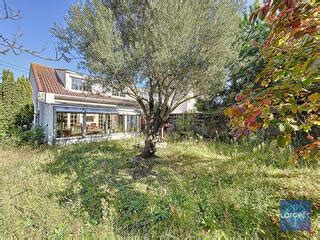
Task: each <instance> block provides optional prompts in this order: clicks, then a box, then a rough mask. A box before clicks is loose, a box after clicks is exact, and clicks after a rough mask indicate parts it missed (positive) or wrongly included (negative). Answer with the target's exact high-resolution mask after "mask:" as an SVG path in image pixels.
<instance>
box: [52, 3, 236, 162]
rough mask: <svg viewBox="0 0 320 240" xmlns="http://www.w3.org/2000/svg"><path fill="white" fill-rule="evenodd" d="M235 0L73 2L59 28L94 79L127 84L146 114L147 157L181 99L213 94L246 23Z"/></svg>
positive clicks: (62, 42) (62, 44)
mask: <svg viewBox="0 0 320 240" xmlns="http://www.w3.org/2000/svg"><path fill="white" fill-rule="evenodd" d="M238 9H239V7H238V6H237V5H236V4H235V3H234V2H233V1H231V0H222V1H212V0H198V1H194V0H175V1H167V0H109V1H106V0H105V1H103V0H90V1H86V2H84V3H77V4H75V5H73V6H72V7H71V9H70V11H69V13H68V14H67V16H66V18H65V20H66V25H62V24H55V25H54V27H53V28H52V33H53V34H54V35H55V36H56V37H57V38H58V39H59V48H60V50H61V51H62V52H63V55H64V56H66V57H68V59H73V58H80V59H81V66H82V67H84V68H86V69H87V70H88V71H89V72H90V76H92V81H93V82H95V83H99V84H101V86H103V87H104V88H109V87H112V88H115V89H118V90H125V91H126V94H128V95H129V96H131V97H132V98H133V99H135V100H136V101H137V103H138V104H139V106H140V108H141V109H142V111H143V114H144V116H145V120H146V129H145V147H144V150H143V152H142V157H144V158H148V157H151V156H152V155H154V153H155V151H156V139H157V136H158V133H159V130H160V129H161V128H162V126H163V125H164V124H165V122H166V120H167V119H168V117H169V114H170V113H171V112H172V111H174V110H175V109H176V108H177V107H178V106H179V105H180V104H182V103H184V102H186V101H188V100H190V99H192V98H196V97H199V96H203V95H206V94H213V93H215V92H216V91H218V90H219V89H220V88H221V87H222V86H223V84H224V81H225V78H226V74H227V73H226V70H225V65H226V63H227V62H228V61H230V59H231V58H233V57H235V50H234V49H233V47H232V43H233V41H234V37H235V36H236V32H237V31H238V26H239V21H240V18H239V14H238Z"/></svg>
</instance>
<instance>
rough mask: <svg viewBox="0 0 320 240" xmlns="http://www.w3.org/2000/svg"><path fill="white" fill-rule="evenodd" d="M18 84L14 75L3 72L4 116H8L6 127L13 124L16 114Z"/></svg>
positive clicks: (7, 71) (6, 71)
mask: <svg viewBox="0 0 320 240" xmlns="http://www.w3.org/2000/svg"><path fill="white" fill-rule="evenodd" d="M15 89H16V82H15V81H14V76H13V73H12V72H11V71H10V70H3V72H2V103H3V114H4V115H6V125H9V126H10V125H11V124H12V123H13V119H14V115H15V113H16V105H15V101H16V97H17V93H16V90H15Z"/></svg>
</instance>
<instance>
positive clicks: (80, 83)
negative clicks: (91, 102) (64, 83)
mask: <svg viewBox="0 0 320 240" xmlns="http://www.w3.org/2000/svg"><path fill="white" fill-rule="evenodd" d="M71 89H72V90H76V91H85V92H91V86H88V85H87V84H86V82H85V80H83V79H79V78H71Z"/></svg>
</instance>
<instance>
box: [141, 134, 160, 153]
mask: <svg viewBox="0 0 320 240" xmlns="http://www.w3.org/2000/svg"><path fill="white" fill-rule="evenodd" d="M155 152H156V138H155V136H152V135H148V134H147V135H146V138H145V141H144V149H143V151H142V153H141V156H142V157H143V158H150V157H152V156H154V154H155Z"/></svg>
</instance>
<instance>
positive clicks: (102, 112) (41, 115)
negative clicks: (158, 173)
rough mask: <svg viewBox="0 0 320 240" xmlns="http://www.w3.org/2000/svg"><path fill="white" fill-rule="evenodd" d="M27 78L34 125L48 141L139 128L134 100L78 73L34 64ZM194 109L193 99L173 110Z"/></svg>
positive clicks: (118, 134) (81, 138) (60, 141)
mask: <svg viewBox="0 0 320 240" xmlns="http://www.w3.org/2000/svg"><path fill="white" fill-rule="evenodd" d="M29 79H30V82H31V86H32V92H33V96H32V99H33V103H34V109H35V117H34V125H36V126H41V127H42V128H43V129H44V132H45V138H46V142H47V143H48V144H55V143H56V144H68V143H75V142H92V141H97V140H104V139H119V138H124V137H129V136H133V135H137V134H139V133H140V132H141V130H142V119H143V117H142V112H141V110H140V108H139V105H138V104H137V103H136V101H135V100H134V99H132V98H131V97H129V96H126V95H124V94H121V93H119V92H116V91H110V92H107V93H101V91H100V92H99V90H98V89H99V87H98V86H97V85H96V86H92V87H89V86H87V85H86V81H85V76H83V75H81V74H78V73H76V72H72V71H69V70H66V69H56V68H51V67H46V66H42V65H40V64H35V63H33V64H31V67H30V74H29ZM193 109H194V101H189V102H187V103H184V104H183V105H181V106H179V108H178V109H176V111H175V112H174V113H175V114H179V113H183V112H187V111H192V110H193Z"/></svg>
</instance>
